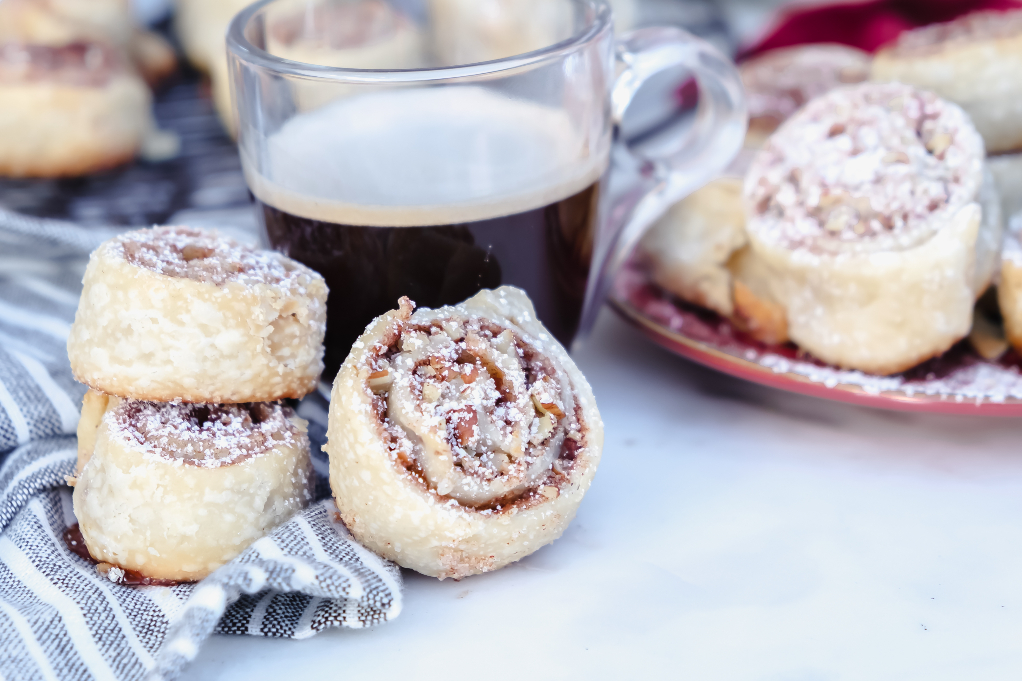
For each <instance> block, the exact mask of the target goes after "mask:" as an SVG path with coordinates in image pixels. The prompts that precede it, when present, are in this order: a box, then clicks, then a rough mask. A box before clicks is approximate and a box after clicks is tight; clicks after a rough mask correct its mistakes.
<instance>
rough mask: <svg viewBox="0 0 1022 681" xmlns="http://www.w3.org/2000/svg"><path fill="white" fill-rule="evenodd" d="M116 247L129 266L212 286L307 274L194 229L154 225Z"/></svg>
mask: <svg viewBox="0 0 1022 681" xmlns="http://www.w3.org/2000/svg"><path fill="white" fill-rule="evenodd" d="M114 243H115V248H119V249H120V253H121V254H122V256H123V257H124V259H125V260H127V261H128V262H129V263H131V264H133V265H136V266H138V267H144V268H146V269H149V270H152V271H153V272H157V273H159V274H165V275H167V276H169V277H181V278H186V279H192V280H194V281H199V282H204V283H211V284H216V285H218V286H219V285H221V284H225V283H227V282H240V283H242V284H246V285H251V284H290V283H298V284H300V283H302V278H303V277H304V278H307V277H309V276H310V274H311V271H310V270H308V269H307V268H305V267H303V266H302V265H299V264H298V263H296V262H295V261H293V260H291V259H290V258H287V257H285V256H283V255H281V254H279V253H275V252H272V251H263V250H257V249H254V248H250V247H248V246H245V245H242V244H239V243H238V242H236V241H234V240H233V239H229V238H227V237H223V236H220V235H219V234H217V233H216V232H212V231H204V230H201V229H195V228H193V227H153V228H152V229H140V230H136V231H133V232H128V233H127V234H123V235H121V236H120V237H118V238H117V239H116V240H115V242H114Z"/></svg>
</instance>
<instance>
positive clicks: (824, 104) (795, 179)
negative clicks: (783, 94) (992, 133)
mask: <svg viewBox="0 0 1022 681" xmlns="http://www.w3.org/2000/svg"><path fill="white" fill-rule="evenodd" d="M983 158H984V151H983V142H982V139H981V138H980V136H979V134H978V133H977V132H976V130H975V128H974V127H973V126H972V123H971V122H970V121H969V119H968V118H967V116H966V115H965V114H964V112H963V111H962V110H961V109H960V108H958V107H957V106H955V105H954V104H950V103H948V102H945V101H944V100H941V99H940V98H938V97H937V96H936V95H934V94H932V93H929V92H923V91H920V90H916V89H915V88H912V87H910V86H908V85H903V84H900V83H884V84H879V83H863V84H861V85H856V86H852V87H846V88H840V89H837V90H833V91H831V92H830V93H828V94H826V95H823V96H822V97H819V98H817V99H815V100H813V101H812V102H810V103H809V104H808V105H806V107H805V108H804V109H802V110H801V111H800V112H799V113H797V114H795V115H794V116H793V117H792V118H790V119H789V120H788V121H787V122H786V123H785V124H784V125H782V126H781V128H780V129H779V130H778V131H777V132H776V133H775V134H774V135H773V136H772V137H771V138H770V140H769V142H768V143H767V145H766V146H765V147H764V149H763V150H762V151H761V152H760V153H759V154H758V155H757V157H756V158H755V160H754V161H753V163H752V166H751V168H750V170H749V173H748V175H747V176H746V181H745V191H744V194H745V200H746V205H747V207H748V209H749V211H750V212H751V213H752V219H750V221H749V230H750V233H754V234H756V235H758V236H759V237H760V238H762V239H764V240H766V241H769V242H773V243H778V244H783V245H785V246H786V247H788V248H800V247H805V248H809V249H811V250H820V249H823V250H829V249H832V248H842V249H847V248H849V247H850V245H855V244H860V245H861V244H865V245H867V246H868V245H869V244H870V243H873V246H874V247H876V246H880V245H881V244H882V245H884V246H885V247H909V246H912V245H915V244H917V243H919V242H920V241H922V240H924V239H926V238H929V236H930V235H931V234H932V230H934V229H936V228H937V227H939V224H940V223H939V221H938V220H935V219H934V216H935V215H937V214H950V212H952V211H955V210H957V209H959V208H961V207H962V206H964V205H966V204H968V203H970V202H972V201H974V200H975V197H976V195H977V192H978V190H979V186H980V183H981V181H982V168H983Z"/></svg>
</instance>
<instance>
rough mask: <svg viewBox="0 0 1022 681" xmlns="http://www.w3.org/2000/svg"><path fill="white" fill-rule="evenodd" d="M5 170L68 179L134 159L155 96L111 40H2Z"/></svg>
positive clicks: (0, 162)
mask: <svg viewBox="0 0 1022 681" xmlns="http://www.w3.org/2000/svg"><path fill="white" fill-rule="evenodd" d="M0 102H3V104H2V105H0V174H2V175H7V176H10V177H63V176H73V175H82V174H85V173H91V172H95V171H98V170H102V169H105V168H110V167H112V166H116V165H119V164H121V163H125V162H127V161H130V160H131V159H132V158H134V157H135V155H136V154H137V153H138V152H139V150H140V149H141V147H142V144H143V142H144V140H145V137H146V135H147V134H148V133H149V132H150V130H151V129H152V127H153V123H152V118H151V114H150V106H151V94H150V92H149V88H148V87H147V86H146V84H145V82H144V81H143V80H142V78H141V77H140V76H139V75H138V74H137V73H136V71H135V70H134V69H132V68H131V67H130V66H129V65H127V64H126V63H125V61H124V58H123V57H122V56H121V54H120V53H119V52H118V51H117V50H116V49H114V48H112V47H110V46H109V45H106V44H102V43H97V42H76V43H70V44H67V45H62V46H59V47H53V46H49V45H40V44H25V43H16V42H8V43H5V44H0Z"/></svg>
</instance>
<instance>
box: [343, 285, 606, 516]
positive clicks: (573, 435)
mask: <svg viewBox="0 0 1022 681" xmlns="http://www.w3.org/2000/svg"><path fill="white" fill-rule="evenodd" d="M412 309H413V307H412V303H410V302H409V301H408V300H407V299H402V301H401V317H400V321H398V322H397V323H396V326H395V328H394V329H393V331H392V332H391V334H390V335H389V337H388V338H386V339H384V342H383V343H381V344H378V345H377V346H375V348H374V349H375V352H372V353H370V354H369V355H368V357H367V360H366V364H365V366H364V367H363V370H362V371H363V373H364V375H365V377H366V378H365V380H366V384H365V389H366V390H367V391H369V392H370V393H371V394H372V396H373V406H374V409H375V412H376V416H377V418H378V419H379V423H380V426H381V428H382V430H383V431H384V433H385V439H386V441H387V442H388V445H389V448H390V451H391V455H392V457H393V460H394V461H395V462H396V463H397V464H398V465H400V466H402V467H404V468H405V469H407V470H409V471H410V472H412V473H414V474H416V475H417V476H418V477H419V478H420V479H421V480H422V481H423V482H424V484H425V485H426V486H427V487H428V488H429V489H430V490H432V491H433V492H435V493H436V494H438V495H439V496H441V497H443V498H446V499H450V500H453V501H455V502H457V503H459V504H461V505H463V506H466V507H469V508H474V509H477V510H480V511H483V512H490V511H501V510H505V509H507V508H509V507H510V506H512V505H514V506H521V505H529V504H530V503H533V502H536V503H541V502H542V501H544V500H545V499H551V498H556V497H557V496H558V495H559V494H560V486H561V485H562V484H563V483H566V482H567V479H568V477H567V476H568V474H569V473H570V471H571V468H572V467H573V466H574V462H575V458H576V452H577V451H578V449H579V448H581V447H583V446H584V441H585V435H586V428H585V425H584V423H583V422H582V420H581V418H580V416H581V406H580V405H577V404H576V400H575V395H574V391H573V386H572V384H571V380H570V379H569V378H568V376H567V375H566V374H565V373H564V372H563V371H561V370H559V369H558V368H557V367H555V366H554V365H553V363H552V362H551V361H550V360H549V359H548V358H546V357H545V356H544V355H543V353H542V352H541V351H540V350H538V349H536V348H535V347H533V346H532V345H531V344H529V343H528V342H526V341H525V340H524V339H523V338H522V337H521V336H519V335H517V334H515V333H514V332H513V331H511V330H510V329H506V328H504V327H503V326H501V325H499V324H495V323H494V322H491V321H488V320H485V319H481V318H479V317H460V316H446V317H442V318H440V319H437V320H433V321H432V322H430V323H428V324H412V323H410V322H409V321H408V318H409V317H410V315H411V312H412Z"/></svg>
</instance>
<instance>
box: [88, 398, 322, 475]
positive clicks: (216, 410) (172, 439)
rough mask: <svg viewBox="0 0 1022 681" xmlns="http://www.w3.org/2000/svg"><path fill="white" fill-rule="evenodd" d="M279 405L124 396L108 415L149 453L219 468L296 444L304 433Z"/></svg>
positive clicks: (122, 435)
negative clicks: (179, 400) (170, 400)
mask: <svg viewBox="0 0 1022 681" xmlns="http://www.w3.org/2000/svg"><path fill="white" fill-rule="evenodd" d="M293 417H294V412H293V411H292V410H291V409H290V408H288V407H284V406H281V405H279V404H275V403H270V402H252V403H247V404H176V403H172V402H143V401H141V400H127V399H126V400H122V401H121V403H120V404H119V405H118V406H117V409H115V410H112V411H110V412H108V413H107V415H106V416H105V417H104V418H106V419H112V420H113V424H114V425H115V428H116V432H118V433H120V435H121V437H123V438H125V439H127V440H131V441H133V442H134V443H135V444H136V445H138V446H140V447H141V448H142V449H143V450H145V451H146V452H147V453H148V454H151V455H154V456H158V457H160V458H162V459H165V460H171V461H179V462H181V463H186V464H191V465H195V466H201V467H203V468H217V467H219V466H227V465H231V464H234V463H238V462H240V461H242V460H244V459H246V458H248V457H251V456H256V455H258V454H262V453H264V452H267V451H269V450H270V449H272V448H273V447H276V446H285V447H294V446H296V444H297V443H298V441H299V439H300V438H302V437H304V436H303V435H302V434H301V433H300V431H299V430H298V428H297V427H296V426H295V425H294V424H293V423H292V422H291V421H290V419H291V418H293Z"/></svg>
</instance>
